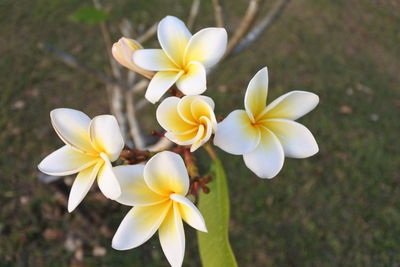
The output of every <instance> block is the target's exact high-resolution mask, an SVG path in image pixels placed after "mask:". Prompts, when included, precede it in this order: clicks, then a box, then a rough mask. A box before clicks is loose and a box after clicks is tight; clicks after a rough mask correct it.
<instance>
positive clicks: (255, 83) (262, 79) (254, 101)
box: [244, 67, 268, 121]
mask: <svg viewBox="0 0 400 267" xmlns="http://www.w3.org/2000/svg"><path fill="white" fill-rule="evenodd" d="M267 95H268V69H267V67H265V68H263V69H261V70H259V71H258V72H257V74H256V75H254V77H253V78H252V79H251V81H250V83H249V85H248V86H247V90H246V95H245V97H244V106H245V108H246V112H247V114H249V117H250V118H252V119H257V117H258V116H259V115H260V114H261V112H262V111H263V110H264V109H265V107H266V106H267ZM253 121H255V120H253Z"/></svg>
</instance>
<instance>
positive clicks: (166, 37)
mask: <svg viewBox="0 0 400 267" xmlns="http://www.w3.org/2000/svg"><path fill="white" fill-rule="evenodd" d="M157 36H158V41H159V42H160V45H161V47H162V49H163V50H164V52H165V53H166V54H167V55H168V57H169V58H170V59H171V60H172V61H173V62H175V64H176V65H178V66H182V63H183V56H184V53H185V50H186V46H187V44H188V42H189V39H190V37H192V34H191V33H190V32H189V30H188V29H187V28H186V26H185V23H183V22H182V21H181V20H180V19H178V18H176V17H173V16H166V17H165V18H163V19H162V20H161V21H160V23H159V24H158V29H157Z"/></svg>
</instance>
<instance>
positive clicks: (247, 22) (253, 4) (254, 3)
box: [225, 0, 260, 57]
mask: <svg viewBox="0 0 400 267" xmlns="http://www.w3.org/2000/svg"><path fill="white" fill-rule="evenodd" d="M259 2H260V0H250V2H249V6H248V7H247V10H246V13H245V14H244V16H243V18H242V21H241V22H240V24H239V27H238V28H237V30H236V31H235V33H234V34H233V36H232V38H231V39H230V41H229V43H228V48H227V49H226V53H225V57H226V56H228V55H229V54H230V53H231V52H232V51H233V49H234V48H235V47H236V45H237V44H238V43H239V42H240V39H242V37H243V36H244V35H245V34H246V32H247V31H248V29H249V28H250V26H251V24H252V23H253V21H254V19H255V17H256V15H257V12H258V9H259Z"/></svg>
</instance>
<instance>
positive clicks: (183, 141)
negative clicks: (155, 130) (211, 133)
mask: <svg viewBox="0 0 400 267" xmlns="http://www.w3.org/2000/svg"><path fill="white" fill-rule="evenodd" d="M203 134H204V126H202V125H200V126H199V127H194V128H193V129H192V130H190V131H187V132H183V133H175V132H166V133H165V137H166V138H168V139H169V140H171V141H172V142H174V143H176V144H178V145H181V146H188V145H191V144H193V143H194V142H196V140H198V139H199V138H200V137H201V136H203Z"/></svg>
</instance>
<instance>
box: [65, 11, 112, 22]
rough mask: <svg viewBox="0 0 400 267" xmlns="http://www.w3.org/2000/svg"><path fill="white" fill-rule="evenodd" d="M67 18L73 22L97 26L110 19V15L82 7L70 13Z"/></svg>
mask: <svg viewBox="0 0 400 267" xmlns="http://www.w3.org/2000/svg"><path fill="white" fill-rule="evenodd" d="M69 18H70V19H71V20H72V21H75V22H83V23H88V24H97V23H100V22H103V21H106V20H108V19H109V18H110V14H108V13H107V12H105V11H103V10H100V9H96V8H94V7H82V8H80V9H78V10H77V11H75V12H74V13H72V14H71V15H70V16H69Z"/></svg>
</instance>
